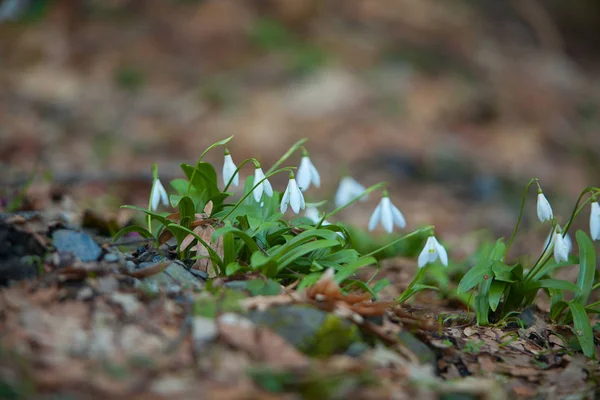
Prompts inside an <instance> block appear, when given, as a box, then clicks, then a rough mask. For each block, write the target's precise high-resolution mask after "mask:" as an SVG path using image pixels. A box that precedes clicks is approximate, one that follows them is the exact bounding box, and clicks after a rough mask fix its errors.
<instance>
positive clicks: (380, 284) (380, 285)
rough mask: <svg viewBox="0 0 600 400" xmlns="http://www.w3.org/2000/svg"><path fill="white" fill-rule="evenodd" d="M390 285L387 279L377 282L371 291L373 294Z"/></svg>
mask: <svg viewBox="0 0 600 400" xmlns="http://www.w3.org/2000/svg"><path fill="white" fill-rule="evenodd" d="M389 285H390V281H389V280H388V279H387V278H383V279H380V280H378V281H377V282H376V283H375V284H374V285H373V286H372V287H371V291H372V292H373V293H375V294H377V293H379V292H381V291H382V290H383V289H384V288H385V287H387V286H389Z"/></svg>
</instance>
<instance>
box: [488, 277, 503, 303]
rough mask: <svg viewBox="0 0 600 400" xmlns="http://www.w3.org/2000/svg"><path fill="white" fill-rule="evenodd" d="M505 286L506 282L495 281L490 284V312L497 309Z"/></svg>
mask: <svg viewBox="0 0 600 400" xmlns="http://www.w3.org/2000/svg"><path fill="white" fill-rule="evenodd" d="M506 285H507V283H506V282H500V281H496V280H494V281H493V282H492V285H491V286H490V292H489V298H488V300H489V303H490V308H491V310H492V311H496V310H497V309H498V305H499V304H500V300H501V299H502V295H503V294H504V289H505V288H506Z"/></svg>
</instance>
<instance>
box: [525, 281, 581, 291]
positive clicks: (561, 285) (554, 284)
mask: <svg viewBox="0 0 600 400" xmlns="http://www.w3.org/2000/svg"><path fill="white" fill-rule="evenodd" d="M531 288H532V289H541V288H546V289H560V290H567V291H569V292H573V293H579V292H580V289H579V286H577V285H575V284H574V283H571V282H569V281H564V280H562V279H551V278H549V279H540V280H539V281H537V282H532V284H531Z"/></svg>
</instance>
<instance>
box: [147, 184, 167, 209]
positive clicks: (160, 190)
mask: <svg viewBox="0 0 600 400" xmlns="http://www.w3.org/2000/svg"><path fill="white" fill-rule="evenodd" d="M159 203H162V204H163V205H164V206H165V207H168V206H169V196H168V195H167V191H166V190H165V187H164V186H163V185H162V183H160V179H158V178H157V179H156V180H154V184H153V185H152V192H151V193H150V205H151V208H152V211H156V209H157V208H158V205H159Z"/></svg>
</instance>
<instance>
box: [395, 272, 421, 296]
mask: <svg viewBox="0 0 600 400" xmlns="http://www.w3.org/2000/svg"><path fill="white" fill-rule="evenodd" d="M423 275H425V268H419V271H418V272H417V275H416V276H415V278H414V279H413V280H412V282H411V283H410V284H409V285H408V287H407V288H406V290H404V291H403V292H402V294H401V295H400V296H399V297H398V299H397V300H395V302H396V303H398V304H401V303H404V302H405V301H406V300H408V299H409V298H410V297H412V296H410V295H409V296H408V297H406V298H404V293H411V291H412V288H413V286H415V284H417V283H418V282H419V281H421V280H422V278H423Z"/></svg>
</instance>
